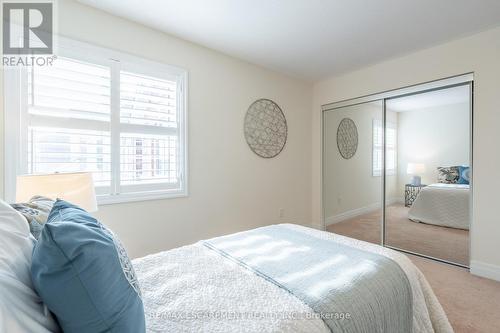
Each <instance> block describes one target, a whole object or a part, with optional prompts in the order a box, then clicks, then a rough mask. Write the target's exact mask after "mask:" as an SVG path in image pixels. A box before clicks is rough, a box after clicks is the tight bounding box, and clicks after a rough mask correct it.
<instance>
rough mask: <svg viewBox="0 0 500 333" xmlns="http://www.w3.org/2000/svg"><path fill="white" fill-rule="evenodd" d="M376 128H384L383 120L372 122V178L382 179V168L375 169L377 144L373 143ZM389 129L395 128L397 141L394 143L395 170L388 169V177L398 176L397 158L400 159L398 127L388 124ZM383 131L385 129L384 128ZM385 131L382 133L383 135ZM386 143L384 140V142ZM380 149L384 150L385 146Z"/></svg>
mask: <svg viewBox="0 0 500 333" xmlns="http://www.w3.org/2000/svg"><path fill="white" fill-rule="evenodd" d="M375 126H380V127H383V124H382V120H381V119H376V118H374V119H373V121H372V177H381V176H382V168H381V169H374V164H375V163H374V161H373V158H374V153H375V143H374V141H373V137H374V135H375V134H374V130H375ZM387 127H390V128H393V129H394V130H395V131H396V141H395V143H394V168H392V169H386V176H393V175H395V174H396V169H397V157H398V143H397V125H396V123H394V122H387ZM382 130H383V128H382ZM383 134H384V131H382V135H383ZM382 142H384V140H382ZM380 149H382V150H383V149H384V145H382V147H381V148H380Z"/></svg>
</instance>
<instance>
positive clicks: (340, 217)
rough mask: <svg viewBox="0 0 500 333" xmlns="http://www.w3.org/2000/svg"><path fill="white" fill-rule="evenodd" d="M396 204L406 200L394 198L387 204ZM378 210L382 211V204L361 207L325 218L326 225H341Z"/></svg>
mask: <svg viewBox="0 0 500 333" xmlns="http://www.w3.org/2000/svg"><path fill="white" fill-rule="evenodd" d="M394 203H404V200H403V201H401V199H400V198H397V197H394V198H391V199H388V200H387V202H386V204H387V205H392V204H394ZM377 209H380V203H374V204H371V205H368V206H365V207H360V208H356V209H352V210H348V211H347V212H343V213H340V214H337V215H333V216H329V217H327V218H325V224H326V225H332V224H335V223H339V222H342V221H345V220H349V219H352V218H354V217H356V216H360V215H364V214H368V213H371V212H374V211H376V210H377Z"/></svg>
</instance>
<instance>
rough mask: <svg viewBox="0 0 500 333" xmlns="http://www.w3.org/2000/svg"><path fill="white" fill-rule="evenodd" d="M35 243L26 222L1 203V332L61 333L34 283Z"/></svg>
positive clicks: (0, 201)
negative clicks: (33, 256) (32, 263)
mask: <svg viewBox="0 0 500 333" xmlns="http://www.w3.org/2000/svg"><path fill="white" fill-rule="evenodd" d="M34 242H35V239H34V238H33V236H31V234H30V230H29V226H28V222H27V221H26V219H25V218H24V217H23V216H22V215H21V214H19V213H18V212H17V211H16V210H14V209H13V208H12V207H11V206H10V205H8V204H7V203H5V202H4V201H2V200H0V295H1V297H0V332H59V331H60V329H59V326H58V325H57V323H56V321H55V320H54V318H53V317H52V315H51V314H50V312H49V311H48V309H47V307H46V306H45V305H44V304H43V303H42V300H41V299H40V297H38V295H37V294H36V292H35V291H34V290H33V285H32V282H31V254H32V252H33V245H34Z"/></svg>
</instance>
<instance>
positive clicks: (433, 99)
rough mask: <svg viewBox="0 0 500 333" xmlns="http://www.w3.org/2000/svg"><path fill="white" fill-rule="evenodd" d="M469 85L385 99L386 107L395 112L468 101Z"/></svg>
mask: <svg viewBox="0 0 500 333" xmlns="http://www.w3.org/2000/svg"><path fill="white" fill-rule="evenodd" d="M469 96H470V92H469V86H468V85H464V86H458V87H454V88H447V89H441V90H434V91H431V92H426V93H420V94H416V95H411V96H405V97H398V98H395V99H389V100H388V101H387V109H389V110H391V111H395V112H404V111H413V110H420V109H426V108H431V107H439V106H445V105H455V104H461V103H469Z"/></svg>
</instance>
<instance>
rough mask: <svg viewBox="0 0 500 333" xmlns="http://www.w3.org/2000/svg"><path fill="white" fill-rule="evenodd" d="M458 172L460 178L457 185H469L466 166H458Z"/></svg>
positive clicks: (468, 169)
mask: <svg viewBox="0 0 500 333" xmlns="http://www.w3.org/2000/svg"><path fill="white" fill-rule="evenodd" d="M458 171H459V174H460V178H459V179H458V182H457V183H458V184H469V182H470V168H469V167H468V166H459V167H458Z"/></svg>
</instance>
